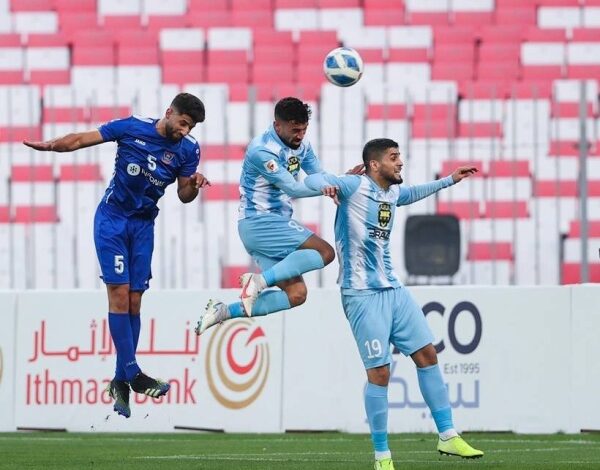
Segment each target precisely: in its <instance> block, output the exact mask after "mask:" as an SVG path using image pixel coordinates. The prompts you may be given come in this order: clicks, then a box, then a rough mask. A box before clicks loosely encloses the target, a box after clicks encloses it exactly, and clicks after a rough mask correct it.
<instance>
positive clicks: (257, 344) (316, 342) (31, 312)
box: [0, 285, 600, 433]
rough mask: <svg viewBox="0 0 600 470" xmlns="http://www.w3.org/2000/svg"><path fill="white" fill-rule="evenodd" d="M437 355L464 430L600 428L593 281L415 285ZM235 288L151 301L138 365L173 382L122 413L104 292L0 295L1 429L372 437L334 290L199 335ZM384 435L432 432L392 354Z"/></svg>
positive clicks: (407, 366)
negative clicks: (161, 394) (111, 390)
mask: <svg viewBox="0 0 600 470" xmlns="http://www.w3.org/2000/svg"><path fill="white" fill-rule="evenodd" d="M411 291H412V292H413V294H414V296H415V297H416V299H417V301H418V302H419V303H420V304H421V305H422V306H423V309H424V311H425V312H426V315H427V319H428V321H429V323H430V325H431V328H432V330H433V331H434V334H435V337H436V346H437V347H438V349H439V350H440V353H439V362H440V367H441V368H442V372H443V373H444V376H445V380H446V382H447V386H448V389H449V394H450V400H451V403H452V406H453V408H454V415H455V423H456V426H457V428H458V429H459V430H487V431H504V430H511V431H516V432H540V433H551V432H559V431H563V432H579V431H580V430H581V429H600V409H598V407H595V406H592V405H591V404H593V403H595V400H596V399H597V397H598V396H600V377H599V376H598V374H596V373H594V371H595V369H596V364H595V358H597V357H599V356H600V344H598V342H597V340H596V336H597V332H598V331H600V309H599V308H598V300H597V299H598V298H600V286H597V285H581V286H570V287H566V286H564V287H532V288H526V287H506V288H504V287H502V288H494V287H477V288H474V287H415V288H411ZM237 293H238V292H237V291H235V290H221V291H190V290H185V291H149V292H148V293H147V294H146V296H145V299H144V308H143V317H142V334H141V338H140V345H139V350H138V362H139V363H140V365H141V367H142V368H143V370H145V371H147V372H148V373H149V374H152V375H156V376H158V377H162V378H163V379H168V380H169V381H170V382H171V384H172V389H171V391H170V392H169V394H168V395H167V397H165V398H163V399H161V400H153V399H146V398H147V397H139V396H137V395H136V396H135V397H134V398H135V400H134V402H133V403H132V417H131V418H130V419H127V420H126V419H124V418H122V417H120V416H117V415H116V414H115V413H113V412H112V405H111V400H110V399H109V397H108V395H107V393H106V392H105V388H106V385H107V384H108V382H109V381H110V379H111V377H112V375H113V368H114V359H113V355H114V347H113V346H112V342H111V340H110V334H109V331H108V325H107V321H106V313H105V311H106V308H107V306H106V299H105V294H104V292H103V291H46V292H42V291H23V292H3V293H0V305H1V306H2V307H1V308H0V319H1V320H2V328H0V431H14V430H16V429H28V428H35V429H42V428H43V429H66V430H69V431H91V432H93V431H135V432H140V431H141V432H143V431H160V432H169V431H174V430H178V429H209V430H211V429H212V430H225V431H227V432H283V431H285V430H333V429H336V430H342V431H348V432H367V431H368V428H367V423H366V419H365V413H364V409H363V402H362V391H363V387H364V385H365V374H364V371H363V367H362V363H361V361H360V358H359V355H358V352H357V350H356V346H355V343H354V339H353V337H352V335H351V332H350V329H349V326H348V324H347V322H346V320H345V317H344V314H343V311H342V308H341V303H340V298H339V293H338V292H337V291H336V290H312V291H311V292H310V293H309V300H308V301H307V303H306V304H305V305H303V306H301V307H299V308H296V309H294V310H292V311H290V312H286V313H284V314H279V315H277V314H276V315H271V316H269V317H266V318H261V319H257V320H250V319H240V320H236V321H232V322H227V323H224V324H223V325H221V326H219V327H216V328H213V329H211V330H208V331H207V333H205V334H204V335H203V336H202V337H200V338H197V337H196V336H195V335H194V332H193V328H194V326H195V323H196V321H197V316H198V315H199V313H200V312H201V311H202V310H203V309H204V306H205V304H206V302H207V300H208V299H209V298H210V297H213V296H217V297H219V298H221V299H223V300H226V301H234V300H235V298H236V295H237ZM392 372H393V373H392V380H391V384H390V387H389V401H390V408H391V410H390V419H389V427H390V430H391V431H392V432H408V431H424V432H428V431H434V425H433V422H432V420H431V416H430V414H429V412H428V410H427V408H426V407H425V404H424V402H423V400H422V397H421V395H420V393H419V389H418V383H417V378H416V373H415V370H414V366H413V364H412V361H411V360H410V359H407V358H404V357H403V356H402V355H401V354H394V355H393V363H392Z"/></svg>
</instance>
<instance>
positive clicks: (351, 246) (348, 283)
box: [305, 139, 483, 470]
mask: <svg viewBox="0 0 600 470" xmlns="http://www.w3.org/2000/svg"><path fill="white" fill-rule="evenodd" d="M363 162H364V164H365V170H366V174H365V175H362V176H357V175H345V176H340V177H337V176H334V175H329V174H321V175H314V176H309V177H308V178H306V180H305V183H306V185H307V186H308V187H309V188H313V189H320V188H325V187H326V186H330V185H334V186H336V187H337V189H338V191H337V198H338V201H339V207H338V209H337V213H336V218H335V241H336V247H337V252H338V260H339V263H340V275H339V278H338V283H339V284H340V287H341V292H342V304H343V308H344V312H345V314H346V317H347V319H348V322H349V323H350V326H351V328H352V332H353V334H354V338H355V340H356V344H357V346H358V349H359V352H360V355H361V357H362V360H363V363H364V366H365V369H366V370H367V380H368V383H367V386H366V389H365V409H366V412H367V418H368V421H369V427H370V430H371V438H372V441H373V446H374V449H375V469H376V470H390V469H393V468H394V464H393V461H392V456H391V452H390V449H389V447H388V438H387V417H388V389H387V387H388V383H389V380H390V362H391V351H390V343H391V344H393V345H394V346H395V347H397V348H398V349H399V350H400V351H401V352H402V353H403V354H404V355H406V356H410V357H411V358H412V360H413V361H414V363H415V365H416V367H417V376H418V381H419V387H420V389H421V393H422V394H423V398H424V399H425V402H426V403H427V406H428V407H429V409H430V411H431V414H432V416H433V419H434V421H435V424H436V427H437V429H438V432H439V440H438V445H437V449H438V451H439V452H441V453H442V454H448V455H456V456H460V457H464V458H476V457H481V456H483V452H481V451H480V450H477V449H474V448H473V447H471V446H470V445H469V444H467V443H466V442H465V441H464V440H463V439H462V438H461V437H460V436H459V435H458V433H457V432H456V430H455V429H454V424H453V421H452V410H451V408H450V402H449V399H448V391H447V389H446V386H445V384H444V380H443V378H442V374H441V372H440V368H439V367H438V361H437V354H436V351H435V348H434V346H433V344H432V342H433V335H432V333H431V330H430V329H429V326H428V324H427V321H426V320H425V315H424V314H423V312H422V310H421V308H420V307H419V306H418V305H417V303H416V302H415V301H414V300H413V298H412V296H411V295H410V293H409V292H408V290H407V289H406V287H405V286H403V285H402V283H401V282H400V280H399V278H398V276H397V275H396V273H395V272H394V270H393V268H392V265H391V258H390V251H389V239H390V234H391V230H392V227H393V225H394V212H395V209H396V206H404V205H408V204H412V203H414V202H416V201H419V200H421V199H423V198H426V197H427V196H430V195H432V194H434V193H436V192H437V191H439V190H440V189H443V188H447V187H449V186H451V185H453V184H456V183H458V182H459V181H462V180H463V179H464V178H467V177H469V176H471V175H472V174H474V173H476V172H477V169H476V168H475V167H469V166H463V167H459V168H457V169H456V170H455V171H454V173H452V174H451V175H450V176H447V177H445V178H442V179H440V180H437V181H433V182H431V183H427V184H423V185H419V186H410V187H401V186H400V184H401V183H402V177H401V175H400V173H401V170H402V166H403V163H402V160H401V158H400V152H399V151H398V144H397V143H396V142H394V141H393V140H390V139H375V140H371V141H369V142H368V143H367V144H366V145H365V147H364V149H363Z"/></svg>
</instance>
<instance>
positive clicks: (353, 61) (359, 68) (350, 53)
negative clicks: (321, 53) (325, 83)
mask: <svg viewBox="0 0 600 470" xmlns="http://www.w3.org/2000/svg"><path fill="white" fill-rule="evenodd" d="M323 71H324V72H325V76H326V77H327V80H329V81H330V82H331V83H333V84H334V85H337V86H343V87H346V86H351V85H354V84H355V83H356V82H358V81H359V80H360V77H361V76H362V73H363V61H362V58H361V57H360V54H359V53H358V52H356V51H355V50H354V49H351V48H350V47H338V48H337V49H334V50H332V51H331V52H330V53H329V54H327V56H326V57H325V61H324V62H323Z"/></svg>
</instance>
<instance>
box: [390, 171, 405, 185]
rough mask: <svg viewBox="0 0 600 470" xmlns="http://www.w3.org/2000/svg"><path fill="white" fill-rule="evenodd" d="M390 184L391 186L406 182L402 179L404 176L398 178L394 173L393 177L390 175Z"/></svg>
mask: <svg viewBox="0 0 600 470" xmlns="http://www.w3.org/2000/svg"><path fill="white" fill-rule="evenodd" d="M386 179H387V180H388V182H389V183H390V184H402V182H403V181H404V180H403V179H402V176H398V177H397V176H396V175H395V174H394V173H392V174H391V175H389V176H388V177H387V178H386Z"/></svg>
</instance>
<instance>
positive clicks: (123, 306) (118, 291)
mask: <svg viewBox="0 0 600 470" xmlns="http://www.w3.org/2000/svg"><path fill="white" fill-rule="evenodd" d="M108 308H109V310H110V311H111V312H116V313H125V312H129V285H127V284H123V285H109V286H108Z"/></svg>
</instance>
